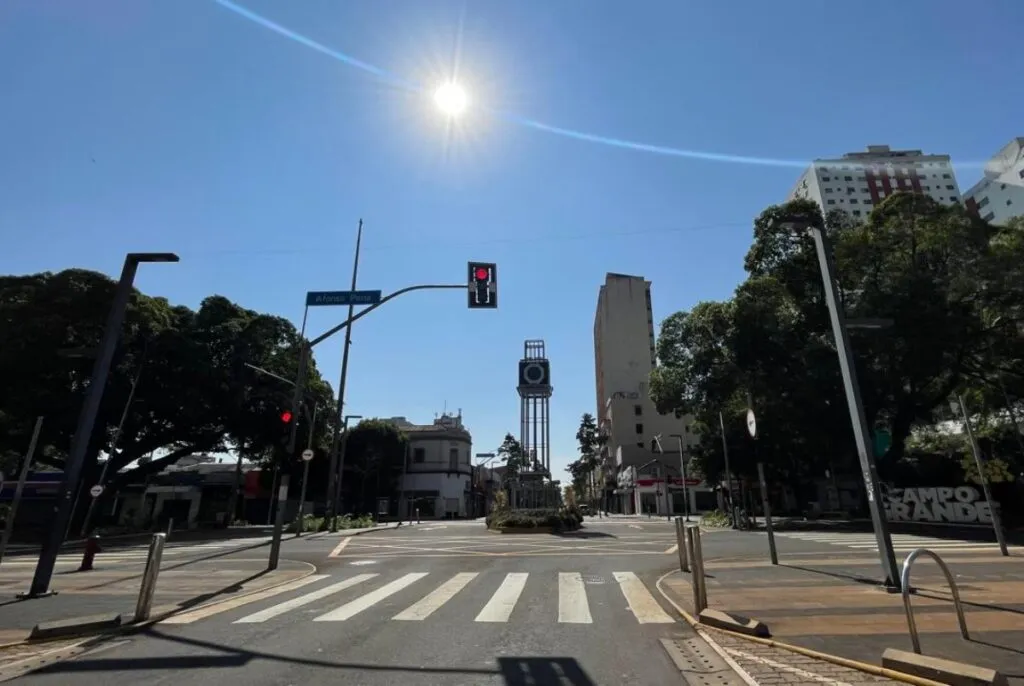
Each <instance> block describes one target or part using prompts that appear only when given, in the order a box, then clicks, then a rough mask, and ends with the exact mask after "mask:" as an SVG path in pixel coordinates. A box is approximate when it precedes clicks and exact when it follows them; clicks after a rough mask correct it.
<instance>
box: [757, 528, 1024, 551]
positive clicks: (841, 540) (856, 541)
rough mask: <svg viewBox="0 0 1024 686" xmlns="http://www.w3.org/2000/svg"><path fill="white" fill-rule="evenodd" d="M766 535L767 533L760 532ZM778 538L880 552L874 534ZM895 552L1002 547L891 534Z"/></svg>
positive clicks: (834, 533) (808, 533) (787, 534)
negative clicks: (920, 549) (917, 549)
mask: <svg viewBox="0 0 1024 686" xmlns="http://www.w3.org/2000/svg"><path fill="white" fill-rule="evenodd" d="M761 533H762V534H765V532H763V531H762V532H761ZM775 535H776V536H779V537H782V538H792V539H797V540H800V541H808V542H811V543H826V544H828V545H834V546H841V547H844V548H852V549H854V550H865V551H874V552H877V551H878V543H877V541H876V540H875V535H874V534H873V533H854V532H849V531H846V532H844V531H831V532H830V531H787V532H776V534H775ZM891 536H892V545H893V550H895V551H897V552H910V551H912V550H915V549H916V548H928V549H931V550H936V551H942V550H946V551H949V550H954V551H963V552H978V553H981V552H987V551H993V550H995V551H998V550H999V546H998V545H997V544H996V543H994V542H992V543H988V542H985V541H967V540H962V539H955V538H938V537H935V536H920V535H917V534H892V535H891ZM1010 548H1011V549H1015V550H1022V551H1024V546H1010Z"/></svg>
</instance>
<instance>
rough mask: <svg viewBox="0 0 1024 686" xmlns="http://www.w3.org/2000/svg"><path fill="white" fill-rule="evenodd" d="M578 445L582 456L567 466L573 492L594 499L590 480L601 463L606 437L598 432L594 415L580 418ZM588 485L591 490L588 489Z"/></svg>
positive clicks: (593, 489) (577, 433)
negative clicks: (587, 494) (587, 495)
mask: <svg viewBox="0 0 1024 686" xmlns="http://www.w3.org/2000/svg"><path fill="white" fill-rule="evenodd" d="M576 443H577V445H578V446H579V453H580V456H579V458H577V459H576V460H574V461H572V462H570V463H569V464H568V465H567V466H566V471H568V472H569V475H570V476H572V487H573V491H574V492H575V494H577V495H581V494H585V493H590V496H591V497H592V498H593V497H594V491H595V490H596V489H595V488H594V486H597V484H592V483H590V479H591V478H593V477H594V476H595V473H594V470H595V469H597V467H598V466H599V465H600V462H601V448H602V447H603V446H604V444H605V437H604V436H603V435H602V434H601V432H600V431H598V428H597V421H596V420H595V419H594V415H592V414H590V413H589V412H588V413H584V414H583V416H582V417H581V418H580V426H579V429H577V431H576ZM588 485H589V486H590V488H588Z"/></svg>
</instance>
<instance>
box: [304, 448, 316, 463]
mask: <svg viewBox="0 0 1024 686" xmlns="http://www.w3.org/2000/svg"><path fill="white" fill-rule="evenodd" d="M312 459H313V451H312V450H310V449H309V448H306V449H305V450H303V451H302V461H303V462H309V461H310V460H312Z"/></svg>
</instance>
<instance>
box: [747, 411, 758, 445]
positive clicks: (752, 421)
mask: <svg viewBox="0 0 1024 686" xmlns="http://www.w3.org/2000/svg"><path fill="white" fill-rule="evenodd" d="M747 432H748V433H749V434H750V437H751V438H757V417H755V416H754V411H753V410H747Z"/></svg>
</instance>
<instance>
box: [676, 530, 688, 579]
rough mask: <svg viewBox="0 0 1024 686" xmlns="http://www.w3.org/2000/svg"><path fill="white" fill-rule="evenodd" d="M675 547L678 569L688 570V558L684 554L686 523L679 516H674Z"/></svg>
mask: <svg viewBox="0 0 1024 686" xmlns="http://www.w3.org/2000/svg"><path fill="white" fill-rule="evenodd" d="M676 549H677V550H678V552H679V570H680V571H682V572H688V571H690V558H689V556H688V555H687V554H686V525H685V524H683V520H682V518H681V517H676Z"/></svg>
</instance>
